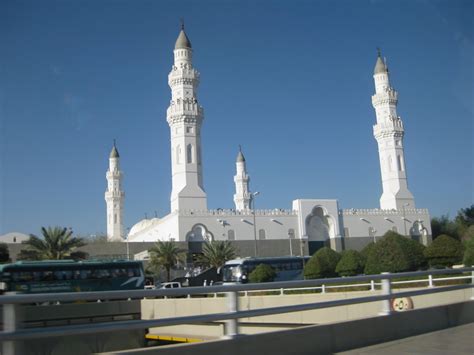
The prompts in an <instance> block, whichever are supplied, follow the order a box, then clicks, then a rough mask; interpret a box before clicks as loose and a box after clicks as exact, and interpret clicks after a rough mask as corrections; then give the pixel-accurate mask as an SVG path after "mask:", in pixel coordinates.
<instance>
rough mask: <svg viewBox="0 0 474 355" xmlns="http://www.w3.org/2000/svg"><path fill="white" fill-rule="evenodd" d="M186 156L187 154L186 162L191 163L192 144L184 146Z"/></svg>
mask: <svg viewBox="0 0 474 355" xmlns="http://www.w3.org/2000/svg"><path fill="white" fill-rule="evenodd" d="M186 156H187V161H188V164H191V163H192V162H193V145H192V144H188V146H187V147H186Z"/></svg>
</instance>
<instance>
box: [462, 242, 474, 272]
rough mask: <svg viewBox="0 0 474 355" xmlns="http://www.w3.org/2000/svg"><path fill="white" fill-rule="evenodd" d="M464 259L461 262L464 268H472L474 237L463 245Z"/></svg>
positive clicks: (473, 263)
mask: <svg viewBox="0 0 474 355" xmlns="http://www.w3.org/2000/svg"><path fill="white" fill-rule="evenodd" d="M464 249H465V250H464V257H463V259H462V262H463V264H464V266H474V236H472V237H471V238H470V239H468V240H466V241H465V243H464Z"/></svg>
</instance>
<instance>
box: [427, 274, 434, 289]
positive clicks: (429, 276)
mask: <svg viewBox="0 0 474 355" xmlns="http://www.w3.org/2000/svg"><path fill="white" fill-rule="evenodd" d="M428 287H433V275H428Z"/></svg>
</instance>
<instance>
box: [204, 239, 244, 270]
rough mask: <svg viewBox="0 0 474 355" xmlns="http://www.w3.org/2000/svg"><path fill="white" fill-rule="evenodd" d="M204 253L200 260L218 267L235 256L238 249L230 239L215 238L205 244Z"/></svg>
mask: <svg viewBox="0 0 474 355" xmlns="http://www.w3.org/2000/svg"><path fill="white" fill-rule="evenodd" d="M202 253H203V254H202V256H201V257H200V262H202V263H203V264H205V265H209V266H211V267H215V268H216V269H218V268H220V267H221V266H222V265H224V264H225V262H226V261H227V260H231V259H234V258H235V254H236V250H235V248H234V246H233V245H232V244H231V243H230V242H229V241H228V240H224V241H220V240H214V241H212V242H208V243H206V244H205V245H204V247H203V248H202Z"/></svg>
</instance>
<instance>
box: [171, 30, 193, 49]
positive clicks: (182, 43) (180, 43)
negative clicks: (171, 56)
mask: <svg viewBox="0 0 474 355" xmlns="http://www.w3.org/2000/svg"><path fill="white" fill-rule="evenodd" d="M181 48H192V47H191V42H190V41H189V38H188V36H186V32H184V29H182V30H181V32H180V33H179V36H178V39H177V40H176V44H175V45H174V49H181Z"/></svg>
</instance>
